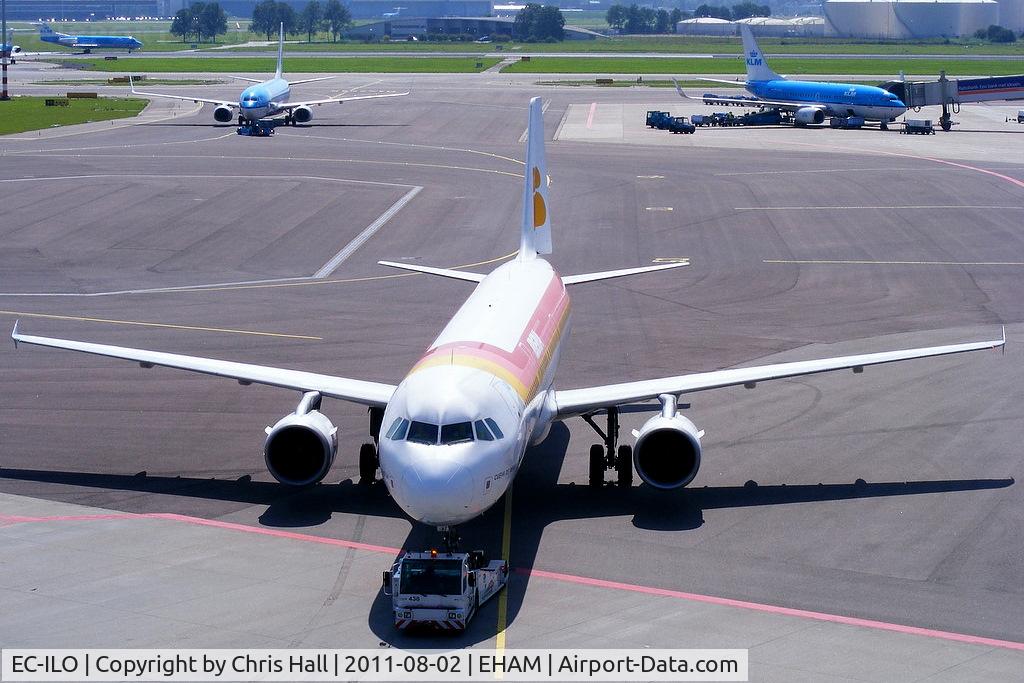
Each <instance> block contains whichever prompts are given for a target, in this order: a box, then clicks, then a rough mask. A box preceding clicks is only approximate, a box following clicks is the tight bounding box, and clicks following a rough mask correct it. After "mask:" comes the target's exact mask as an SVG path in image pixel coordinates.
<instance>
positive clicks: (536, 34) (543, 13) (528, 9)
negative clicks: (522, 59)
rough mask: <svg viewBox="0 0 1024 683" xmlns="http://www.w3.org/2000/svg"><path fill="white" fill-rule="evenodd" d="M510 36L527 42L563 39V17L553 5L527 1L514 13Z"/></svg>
mask: <svg viewBox="0 0 1024 683" xmlns="http://www.w3.org/2000/svg"><path fill="white" fill-rule="evenodd" d="M512 36H513V37H514V38H515V39H516V40H522V41H525V42H528V43H537V42H546V41H561V40H565V17H563V16H562V12H561V10H559V9H558V8H557V7H555V6H553V5H543V6H542V5H539V4H537V3H534V2H531V3H527V5H526V6H525V7H523V9H521V10H519V14H517V15H516V20H515V22H513V24H512Z"/></svg>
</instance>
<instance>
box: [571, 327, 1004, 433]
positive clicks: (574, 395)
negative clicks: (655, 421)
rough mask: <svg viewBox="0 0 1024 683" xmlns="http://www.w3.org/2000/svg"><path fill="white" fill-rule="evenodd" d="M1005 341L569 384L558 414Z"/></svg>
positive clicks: (859, 367) (857, 368)
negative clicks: (585, 385) (595, 384)
mask: <svg viewBox="0 0 1024 683" xmlns="http://www.w3.org/2000/svg"><path fill="white" fill-rule="evenodd" d="M1004 344H1006V329H1005V328H1004V329H1003V337H1002V339H996V340H993V341H982V342H970V343H967V344H952V345H948V346H929V347H925V348H917V349H907V350H903V351H885V352H882V353H866V354H860V355H856V356H839V357H836V358H822V359H820V360H804V361H795V362H792V363H776V364H774V365H761V366H757V367H753V368H735V369H731V370H715V371H712V372H699V373H696V374H692V375H680V376H678V377H664V378H661V379H651V380H644V381H640V382H625V383H623V384H606V385H604V386H598V387H589V388H586V389H570V390H568V391H556V392H555V404H556V405H557V406H558V412H557V416H558V418H559V419H562V418H566V417H572V416H575V415H585V414H587V413H591V412H594V411H596V410H600V409H601V408H608V407H612V406H619V405H623V404H629V403H639V402H641V401H646V400H649V399H652V398H655V397H657V396H659V395H661V394H673V395H676V396H678V395H679V394H685V393H689V392H693V391H703V390H705V389H717V388H719V387H729V386H737V385H740V384H743V385H746V386H747V387H748V388H753V386H754V384H756V383H757V382H764V381H767V380H771V379H784V378H786V377H799V376H801V375H813V374H816V373H819V372H830V371H832V370H844V369H849V368H853V371H854V372H861V371H863V369H864V366H866V365H878V364H880V363H894V362H896V361H903V360H912V359H914V358H929V357H931V356H945V355H949V354H953V353H965V352H967V351H980V350H982V349H995V348H999V347H1001V346H1003V345H1004Z"/></svg>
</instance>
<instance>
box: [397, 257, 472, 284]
mask: <svg viewBox="0 0 1024 683" xmlns="http://www.w3.org/2000/svg"><path fill="white" fill-rule="evenodd" d="M377 263H379V264H380V265H382V266H390V267H391V268H399V269H401V270H411V271H414V272H417V273H426V274H428V275H439V276H441V277H450V278H452V279H453V280H467V281H469V282H480V281H481V280H483V279H484V277H485V276H484V275H481V274H480V273H467V272H465V271H463V270H451V269H450V268H434V267H432V266H419V265H414V264H412V263H395V262H394V261H377Z"/></svg>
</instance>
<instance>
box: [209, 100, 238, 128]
mask: <svg viewBox="0 0 1024 683" xmlns="http://www.w3.org/2000/svg"><path fill="white" fill-rule="evenodd" d="M234 118H235V113H234V112H233V111H231V107H225V106H224V105H223V104H221V105H218V106H217V108H216V109H214V110H213V120H214V121H220V122H221V123H228V122H229V121H231V120H232V119H234Z"/></svg>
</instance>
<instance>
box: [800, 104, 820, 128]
mask: <svg viewBox="0 0 1024 683" xmlns="http://www.w3.org/2000/svg"><path fill="white" fill-rule="evenodd" d="M793 120H794V121H795V122H796V123H797V125H802V126H806V125H808V124H811V123H813V124H818V123H824V122H825V110H824V109H819V108H817V107H800V108H799V109H797V110H796V111H795V112H793Z"/></svg>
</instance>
